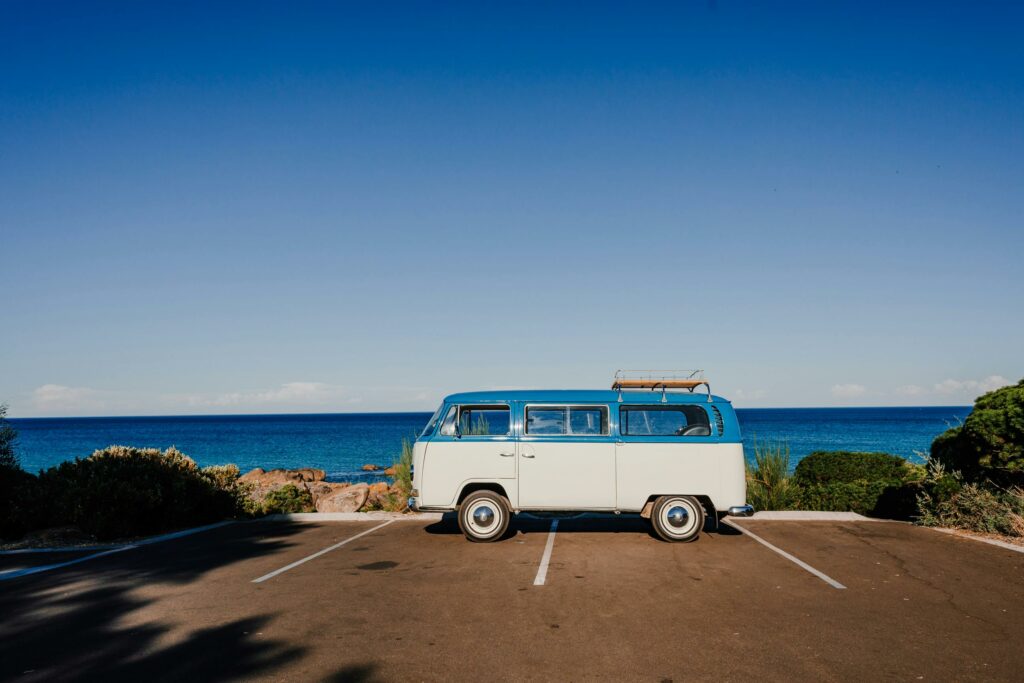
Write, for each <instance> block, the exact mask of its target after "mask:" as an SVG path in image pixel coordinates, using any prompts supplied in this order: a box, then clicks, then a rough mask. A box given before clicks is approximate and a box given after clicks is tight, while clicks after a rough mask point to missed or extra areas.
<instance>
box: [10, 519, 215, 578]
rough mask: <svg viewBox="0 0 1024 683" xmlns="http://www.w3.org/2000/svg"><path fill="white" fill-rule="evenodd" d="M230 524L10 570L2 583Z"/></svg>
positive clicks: (209, 525) (189, 530) (192, 530)
mask: <svg viewBox="0 0 1024 683" xmlns="http://www.w3.org/2000/svg"><path fill="white" fill-rule="evenodd" d="M228 524H234V522H232V521H230V520H229V521H227V522H217V523H216V524H208V525H206V526H201V527H196V528H195V529H185V530H184V531H175V532H173V533H170V534H163V535H162V536H154V537H152V538H146V539H143V540H141V541H136V542H134V543H129V544H128V545H122V546H118V547H115V548H111V549H109V550H104V551H103V552H100V553H93V554H92V555H86V556H85V557H78V558H75V559H74V560H68V561H67V562H58V563H56V564H45V565H42V566H39V567H28V568H26V569H9V570H7V571H5V572H0V581H6V580H7V579H16V578H18V577H19V576H28V575H29V574H41V573H42V572H48V571H50V570H51V569H60V568H61V567H70V566H71V565H73V564H79V563H81V562H88V561H89V560H95V559H96V558H98V557H106V556H107V555H113V554H114V553H120V552H123V551H125V550H132V549H133V548H140V547H142V546H145V545H153V544H154V543H163V542H164V541H171V540H173V539H175V538H181V537H183V536H191V535H192V534H198V533H199V532H201V531H209V530H210V529H216V528H218V527H222V526H225V525H228Z"/></svg>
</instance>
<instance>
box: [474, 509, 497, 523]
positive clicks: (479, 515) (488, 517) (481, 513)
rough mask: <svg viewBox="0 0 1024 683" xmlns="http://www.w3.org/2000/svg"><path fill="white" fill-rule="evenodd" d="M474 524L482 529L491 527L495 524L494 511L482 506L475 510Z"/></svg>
mask: <svg viewBox="0 0 1024 683" xmlns="http://www.w3.org/2000/svg"><path fill="white" fill-rule="evenodd" d="M473 523H474V524H476V525H477V526H480V527H489V526H490V525H491V524H493V523H494V510H492V509H491V508H489V507H487V506H486V505H481V506H480V507H478V508H477V509H475V510H473Z"/></svg>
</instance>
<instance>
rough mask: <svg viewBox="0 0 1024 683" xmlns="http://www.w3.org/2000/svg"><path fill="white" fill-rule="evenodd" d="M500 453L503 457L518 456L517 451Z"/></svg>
mask: <svg viewBox="0 0 1024 683" xmlns="http://www.w3.org/2000/svg"><path fill="white" fill-rule="evenodd" d="M498 455H500V456H501V457H503V458H514V457H516V454H515V453H498Z"/></svg>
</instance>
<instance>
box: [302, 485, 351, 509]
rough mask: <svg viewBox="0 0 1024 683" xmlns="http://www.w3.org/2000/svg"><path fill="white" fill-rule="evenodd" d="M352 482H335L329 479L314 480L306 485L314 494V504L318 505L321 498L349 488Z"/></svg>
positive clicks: (312, 494) (310, 492)
mask: <svg viewBox="0 0 1024 683" xmlns="http://www.w3.org/2000/svg"><path fill="white" fill-rule="evenodd" d="M349 486H351V484H348V483H335V482H329V481H314V482H312V483H310V484H307V485H306V488H308V489H309V494H310V495H311V496H313V505H316V504H317V502H318V501H319V500H320V499H321V498H325V497H327V496H329V495H331V494H332V493H334V492H336V491H340V490H342V489H345V488H348V487H349Z"/></svg>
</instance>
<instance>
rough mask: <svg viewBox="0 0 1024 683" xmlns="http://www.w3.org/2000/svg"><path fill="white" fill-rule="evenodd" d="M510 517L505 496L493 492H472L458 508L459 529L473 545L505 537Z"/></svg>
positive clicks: (510, 512) (510, 513)
mask: <svg viewBox="0 0 1024 683" xmlns="http://www.w3.org/2000/svg"><path fill="white" fill-rule="evenodd" d="M511 517H512V511H511V510H510V508H509V504H508V500H507V499H506V498H505V496H503V495H501V494H500V493H495V492H494V491H474V492H473V493H471V494H469V495H468V496H466V498H465V500H463V501H462V505H460V506H459V529H461V530H462V533H463V534H465V535H466V538H468V539H469V540H470V541H473V542H474V543H488V542H490V541H497V540H499V539H501V538H503V537H504V536H505V532H506V531H507V530H508V524H509V520H510V518H511Z"/></svg>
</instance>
